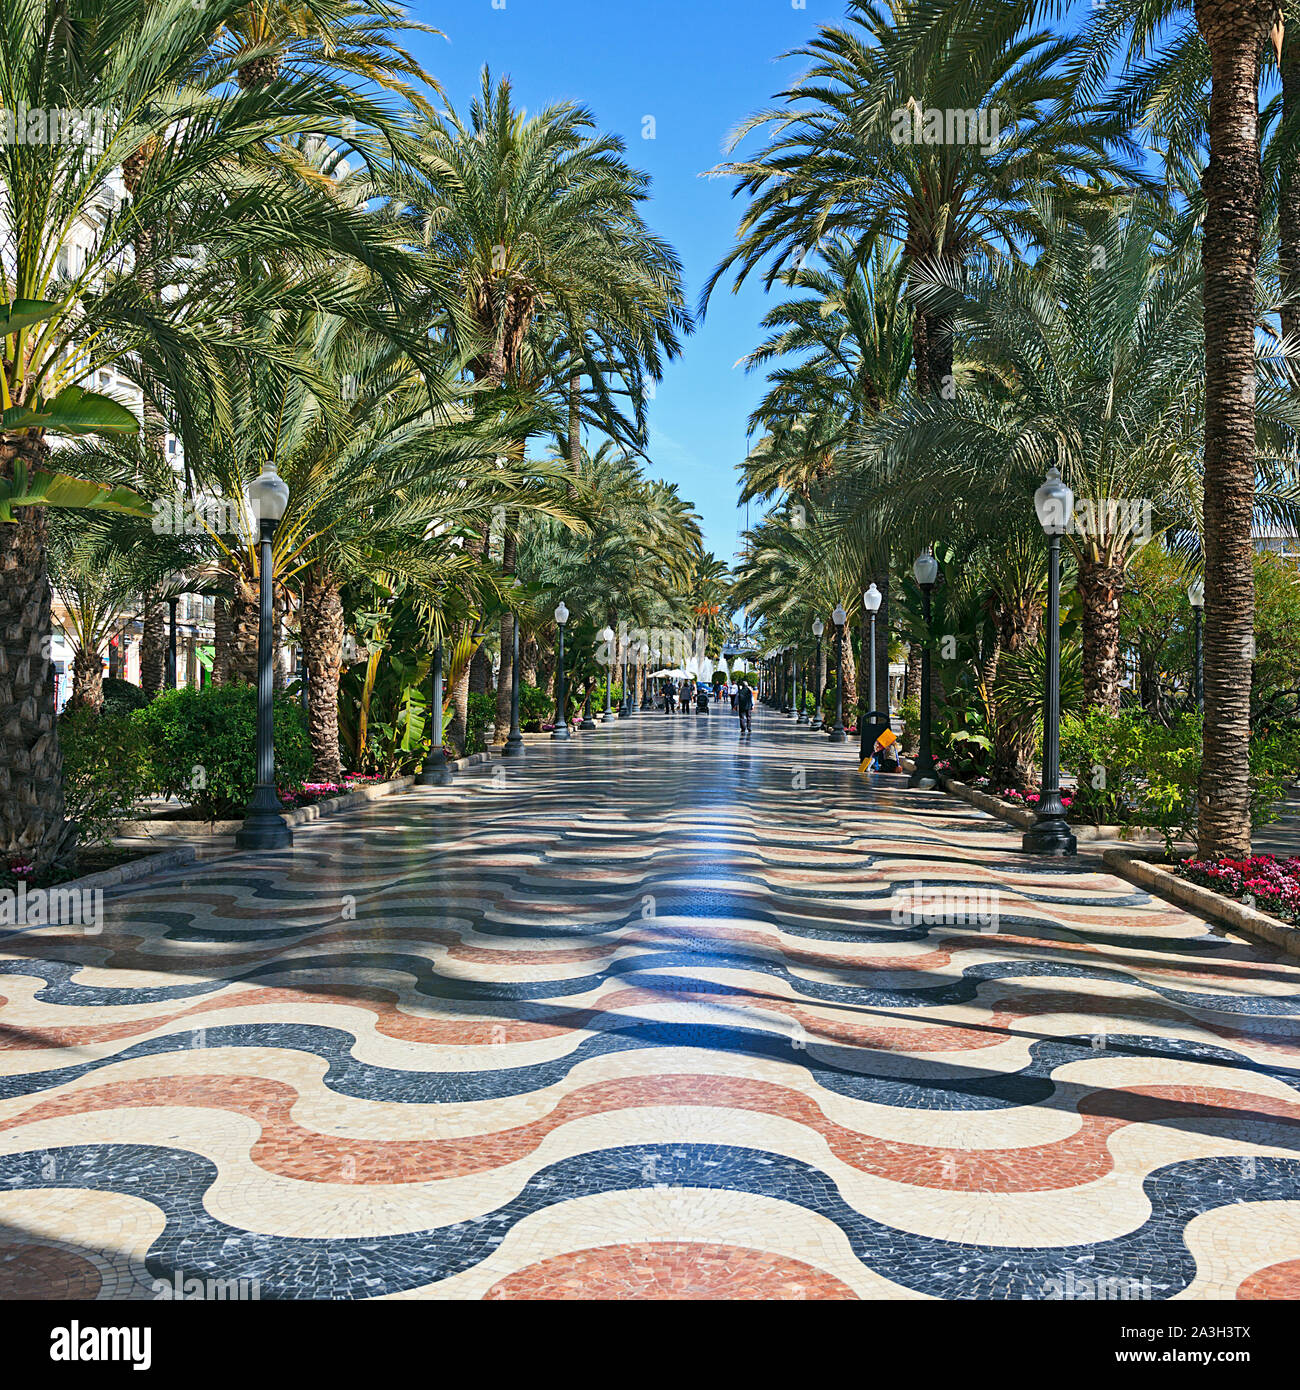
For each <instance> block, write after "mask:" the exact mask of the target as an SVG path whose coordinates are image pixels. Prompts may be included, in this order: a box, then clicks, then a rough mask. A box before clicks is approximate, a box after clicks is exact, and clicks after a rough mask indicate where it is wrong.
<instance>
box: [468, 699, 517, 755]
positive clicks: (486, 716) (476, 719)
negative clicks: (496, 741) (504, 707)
mask: <svg viewBox="0 0 1300 1390" xmlns="http://www.w3.org/2000/svg"><path fill="white" fill-rule="evenodd" d="M523 709H524V692H523V687H522V686H521V687H520V690H519V717H520V721H521V723H522V720H523ZM496 717H497V697H496V696H495V695H494V694H492V693H491V692H490V691H473V692H471V694H470V697H469V712H468V715H467V717H466V720H465V752H466V754H470V753H482V752H483V751H484V749H486V748H487V741H486V738H485V734H486V730H487V726H488V725H489V724H495V723H496Z"/></svg>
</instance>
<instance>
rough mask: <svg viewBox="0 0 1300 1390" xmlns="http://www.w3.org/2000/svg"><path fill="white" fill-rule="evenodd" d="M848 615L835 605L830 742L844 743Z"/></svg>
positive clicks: (839, 606) (841, 606)
mask: <svg viewBox="0 0 1300 1390" xmlns="http://www.w3.org/2000/svg"><path fill="white" fill-rule="evenodd" d="M848 620H849V615H848V614H847V613H846V612H845V611H844V608H843V605H842V604H838V603H837V604H836V605H835V611H834V613H832V614H831V621H832V622H833V623H834V624H835V727H834V728H833V729H832V730H831V734H830V738H831V742H832V743H844V742H846V737H845V733H844V624H845V623H846V622H848Z"/></svg>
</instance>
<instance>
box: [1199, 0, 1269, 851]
mask: <svg viewBox="0 0 1300 1390" xmlns="http://www.w3.org/2000/svg"><path fill="white" fill-rule="evenodd" d="M1276 15H1277V8H1276V3H1275V0H1197V3H1196V23H1197V26H1198V27H1199V28H1200V31H1201V33H1202V35H1203V36H1204V38H1205V42H1206V44H1207V46H1208V47H1209V50H1210V80H1211V90H1210V122H1209V137H1210V160H1209V163H1208V165H1207V166H1206V170H1205V178H1204V181H1203V188H1204V193H1205V231H1204V236H1203V240H1202V263H1203V265H1204V270H1205V291H1204V297H1205V501H1204V511H1205V594H1206V602H1205V636H1204V644H1205V648H1204V650H1205V657H1204V665H1205V677H1204V684H1205V722H1204V735H1203V738H1204V743H1203V746H1202V755H1201V780H1200V786H1199V788H1198V792H1197V839H1198V842H1199V849H1200V852H1201V853H1202V854H1203V855H1209V854H1248V853H1249V852H1250V765H1249V759H1248V757H1247V756H1246V751H1247V748H1248V745H1249V741H1250V681H1249V679H1246V680H1243V679H1242V674H1243V671H1245V672H1246V673H1247V674H1248V673H1249V670H1250V653H1251V650H1252V646H1251V644H1252V642H1253V640H1254V622H1255V588H1254V568H1253V550H1252V543H1251V522H1252V520H1253V516H1254V505H1255V270H1256V266H1257V264H1258V260H1259V246H1260V165H1259V98H1258V91H1259V61H1260V53H1261V51H1262V49H1263V46H1264V43H1265V40H1266V39H1267V37H1268V34H1269V31H1270V29H1271V28H1272V27H1273V24H1274V21H1275V19H1276Z"/></svg>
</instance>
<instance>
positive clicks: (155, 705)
mask: <svg viewBox="0 0 1300 1390" xmlns="http://www.w3.org/2000/svg"><path fill="white" fill-rule="evenodd" d="M131 718H132V720H133V721H134V723H135V725H136V727H137V729H138V730H139V731H140V733H141V735H142V736H143V738H144V739H145V741H146V742H147V743H148V745H149V746H150V747H151V748H152V749H153V765H154V775H155V781H156V783H157V786H158V789H159V790H160V791H162V792H163V793H165V794H167V795H174V796H178V797H180V798H181V799H182V800H185V801H188V802H189V803H190V805H191V806H193V807H194V808H195V810H197V811H199V812H200V813H201V814H202V815H203V816H204V818H205V819H207V820H224V819H230V818H234V817H236V816H238V815H240V814H241V813H242V811H243V809H244V806H245V805H246V804H247V802H248V799H249V797H250V796H252V794H253V788H254V786H256V784H257V766H256V753H257V690H256V689H255V688H254V687H253V686H251V685H243V684H241V685H219V686H208V687H206V688H205V689H203V690H197V689H194V688H193V687H188V688H186V689H184V690H168V691H164V692H163V694H161V695H159V696H158V698H157V699H156V700H154V701H153V702H152V703H151V704H149V705H148V706H147V707H146V708H145V709H142V710H139V711H138V712H137V713H136V714H134V715H132V716H131ZM275 768H276V780H277V782H278V783H279V785H280V786H281V787H286V788H296V787H299V786H301V784H302V782H303V780H304V778H305V777H306V776H307V773H308V772H309V771H310V770H311V745H310V743H309V741H308V737H307V725H306V720H305V719H304V718H303V713H302V708H301V706H300V705H299V704H298V703H297V702H296V701H294V700H292V699H290V698H289V697H287V696H285V695H277V696H276V699H275Z"/></svg>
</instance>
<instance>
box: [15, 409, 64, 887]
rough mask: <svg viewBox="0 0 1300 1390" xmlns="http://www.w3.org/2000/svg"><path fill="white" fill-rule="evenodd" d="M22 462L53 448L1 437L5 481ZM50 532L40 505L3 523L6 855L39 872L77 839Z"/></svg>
mask: <svg viewBox="0 0 1300 1390" xmlns="http://www.w3.org/2000/svg"><path fill="white" fill-rule="evenodd" d="M16 458H22V459H23V461H24V462H25V463H26V464H27V467H28V468H29V469H35V468H40V467H43V466H45V465H46V462H47V460H48V458H49V446H48V445H47V444H46V443H45V441H44V440H43V439H42V438H40V436H38V435H31V434H23V435H19V436H18V437H16V438H14V437H12V436H11V437H8V438H3V439H2V440H0V477H3V478H7V479H11V478H12V477H13V467H14V460H15V459H16ZM46 534H47V521H46V516H45V513H44V511H42V510H41V509H40V508H39V507H20V508H18V509H17V510H16V511H15V512H14V521H13V522H11V523H8V524H6V525H0V720H3V723H0V851H2V852H3V853H4V854H5V856H6V859H7V860H8V861H14V860H24V861H28V862H33V863H35V865H36V867H37V869H38V870H40V869H43V868H45V867H47V866H48V865H50V864H53V863H57V862H59V861H60V860H62V859H63V858H65V857H66V856H67V855H68V854H69V853H70V852H71V851H72V849H73V848H74V846H75V835H76V828H75V826H73V825H72V824H71V823H70V822H69V821H67V820H65V819H64V815H63V756H62V754H61V752H60V751H59V734H58V726H57V724H56V722H55V717H54V669H53V664H52V661H51V657H50V577H49V570H48V567H47V561H46Z"/></svg>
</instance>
